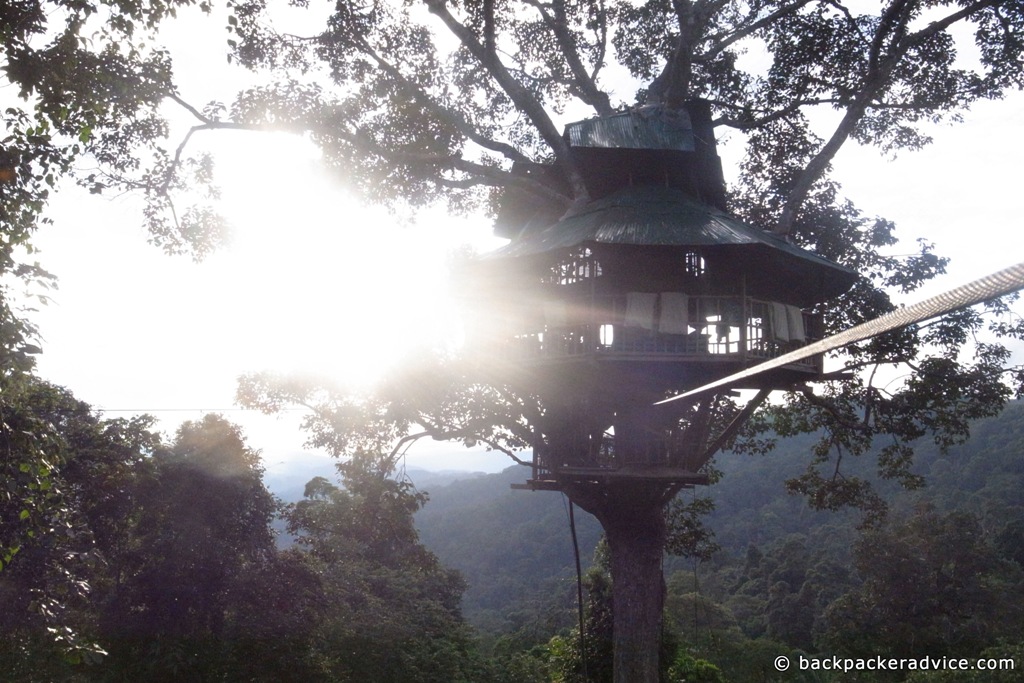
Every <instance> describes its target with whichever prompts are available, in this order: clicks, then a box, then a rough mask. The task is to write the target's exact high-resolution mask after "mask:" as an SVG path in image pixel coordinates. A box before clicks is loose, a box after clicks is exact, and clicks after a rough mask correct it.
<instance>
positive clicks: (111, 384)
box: [34, 22, 1024, 471]
mask: <svg viewBox="0 0 1024 683" xmlns="http://www.w3.org/2000/svg"><path fill="white" fill-rule="evenodd" d="M216 23H217V22H211V25H212V24H216ZM216 28H218V30H219V26H217V27H216ZM204 30H212V29H211V28H210V27H207V28H205V29H204ZM190 35H191V34H190ZM215 35H218V36H219V35H221V34H219V33H216V34H215ZM192 38H195V36H194V35H193V36H192ZM218 40H222V38H218ZM190 54H191V53H190ZM188 59H191V60H193V62H194V63H192V64H189V63H188V62H186V63H184V64H183V65H182V69H184V70H185V71H186V72H187V70H188V69H199V68H201V67H202V68H207V69H208V68H209V64H208V63H205V62H204V61H203V60H202V58H201V57H196V56H194V55H193V56H191V57H188ZM183 82H184V83H185V84H186V85H185V87H183V92H182V94H183V95H184V96H185V97H186V98H189V97H191V98H192V99H193V101H195V102H197V103H204V102H205V101H207V100H208V99H212V98H213V97H216V96H217V95H216V92H218V91H219V92H221V93H222V94H221V96H222V97H227V96H228V94H229V93H228V90H226V89H225V88H224V87H223V85H224V84H223V83H220V82H217V81H200V82H198V83H192V84H189V83H188V81H187V79H186V80H183ZM232 87H234V86H232ZM193 94H194V97H193V96H192V95H193ZM965 118H966V121H965V122H964V123H962V124H959V125H956V126H953V127H942V128H936V129H935V131H934V133H933V135H934V137H935V143H934V144H933V145H931V146H930V147H928V148H927V149H925V150H923V151H920V152H908V153H905V154H903V155H901V156H900V157H899V158H897V159H896V160H890V159H887V158H884V157H881V156H880V155H879V154H878V153H877V152H875V151H873V150H870V149H867V148H860V147H857V146H855V145H853V144H852V143H851V144H850V145H849V146H848V147H847V148H846V149H845V150H844V151H843V152H842V154H841V155H840V157H839V158H838V159H837V160H836V163H835V167H836V176H837V177H838V179H839V180H840V181H841V182H842V184H843V186H844V189H845V193H846V194H847V195H848V196H849V197H850V198H851V199H853V200H854V202H855V203H856V204H857V206H858V207H859V208H860V209H861V210H863V211H864V212H865V213H868V214H879V215H882V216H884V217H886V218H889V219H892V220H894V221H896V223H897V226H898V234H899V235H900V236H901V238H902V239H903V241H904V245H905V250H906V251H908V252H909V251H912V250H913V245H914V240H915V239H916V238H918V237H923V238H926V239H929V240H932V241H934V242H935V243H936V245H937V251H938V253H940V254H943V255H948V256H951V257H953V258H954V262H953V263H952V265H951V267H950V274H949V275H948V276H946V277H943V278H941V279H940V280H939V281H937V282H935V283H933V284H931V285H929V286H928V288H927V291H926V293H927V294H929V295H930V294H935V293H938V292H939V291H942V290H944V289H947V288H949V287H952V286H955V285H959V284H962V283H963V282H964V281H966V280H968V279H973V278H975V277H979V276H982V275H985V274H987V273H988V272H990V271H992V270H996V269H998V268H1002V267H1005V266H1008V265H1011V264H1013V263H1016V262H1018V261H1021V260H1024V249H1022V247H1024V237H1022V236H1021V231H1022V227H1024V226H1022V223H1024V221H1022V219H1021V215H1022V213H1024V200H1022V190H1021V173H1020V170H1019V166H1020V162H1021V159H1024V141H1022V139H1021V129H1022V124H1024V96H1021V95H1019V94H1017V95H1014V96H1013V97H1012V98H1010V99H1008V100H1006V101H1002V102H992V103H982V104H979V105H977V106H976V107H975V109H974V111H972V112H969V113H968V114H967V115H966V117H965ZM723 141H724V142H725V143H726V147H725V149H724V150H723V157H724V159H725V161H726V177H727V179H729V178H733V177H735V175H736V173H735V168H733V167H731V166H730V164H731V163H732V162H733V161H734V160H733V159H732V157H731V153H730V151H729V149H728V139H727V138H726V139H725V140H723ZM199 144H201V145H203V146H211V147H215V148H216V151H217V152H218V156H219V165H220V176H221V178H222V185H223V189H224V209H225V213H226V214H227V216H228V217H229V219H230V220H231V222H232V224H233V226H234V228H235V234H234V239H233V243H232V244H231V246H230V247H229V248H227V249H225V250H224V251H222V252H220V253H217V254H215V255H213V256H212V257H210V258H209V259H208V260H207V261H206V262H204V263H201V264H194V263H192V262H191V261H189V260H188V259H186V258H180V257H168V256H165V255H164V254H162V253H161V252H160V251H159V250H158V249H156V248H154V247H151V246H149V245H147V244H146V235H145V233H144V231H143V229H142V227H141V208H140V205H139V203H138V201H137V200H136V199H133V198H131V197H122V198H118V199H98V198H96V197H91V196H88V195H85V194H83V193H81V192H78V191H77V190H74V189H71V190H69V191H66V192H63V193H61V195H60V196H59V197H58V198H57V200H56V201H55V203H54V206H53V211H52V212H51V216H52V217H53V219H54V225H52V226H46V227H44V228H43V229H42V230H41V232H40V234H39V236H38V239H37V241H36V243H37V245H38V247H39V248H40V250H41V254H40V256H39V259H40V261H41V263H42V264H43V265H44V266H45V267H46V268H48V269H49V270H50V271H51V272H53V273H55V274H56V275H58V276H59V278H60V290H59V291H58V292H57V293H56V294H55V296H54V299H55V303H54V304H52V305H51V306H50V307H48V308H47V309H45V310H43V311H41V312H40V313H39V314H37V315H36V316H35V318H34V319H35V320H36V321H37V322H38V324H39V326H40V327H41V330H42V334H43V337H44V349H45V351H44V355H43V356H42V357H41V359H40V363H39V369H40V374H41V375H42V376H43V377H45V378H46V379H49V380H51V381H53V382H56V383H58V384H63V385H65V386H67V387H69V388H70V389H71V390H73V391H74V392H75V394H76V395H77V396H79V397H80V398H81V399H83V400H85V401H87V402H89V403H91V404H93V405H94V406H96V407H97V408H102V409H106V410H109V411H121V410H129V411H139V412H153V413H154V414H155V415H157V416H158V417H159V418H160V419H161V421H162V426H163V427H164V428H165V429H167V430H173V429H174V428H175V426H176V425H177V424H178V423H180V421H181V420H184V419H197V418H199V417H201V416H202V414H203V413H204V412H206V411H216V410H221V411H223V410H225V409H232V410H231V411H230V412H225V415H226V416H227V417H228V418H229V419H231V420H233V421H235V422H237V423H239V424H241V425H242V426H243V427H244V428H245V430H246V433H247V435H248V437H249V442H250V445H251V446H253V447H256V448H261V449H263V451H264V454H265V458H266V460H267V462H271V463H273V462H279V461H281V460H282V459H286V458H287V457H288V455H289V454H291V453H295V452H298V451H299V450H301V444H302V441H303V437H302V435H301V434H300V433H299V432H298V431H297V429H296V428H295V425H296V424H297V420H298V414H297V413H289V414H287V415H285V416H283V417H264V416H259V415H256V414H253V413H250V412H242V411H237V410H236V409H234V404H233V397H234V392H235V380H236V378H237V377H238V375H240V374H242V373H245V372H251V371H260V370H275V371H282V372H286V371H310V372H311V371H317V372H325V371H326V372H327V373H329V374H332V375H335V376H338V377H349V378H355V379H357V380H361V381H362V380H368V379H370V378H372V377H373V376H374V374H375V373H378V372H379V371H380V370H381V369H382V367H383V365H384V364H386V362H387V361H388V359H389V358H393V357H394V356H395V355H396V354H399V353H401V352H402V351H403V350H406V349H409V348H412V347H414V346H416V345H417V344H419V343H421V342H423V341H424V340H425V339H434V340H443V339H445V338H448V337H450V336H451V335H452V332H451V330H452V329H453V323H452V320H453V315H454V314H453V312H452V311H451V308H450V307H449V305H448V303H447V293H446V281H445V272H446V271H445V260H446V257H447V254H448V251H449V249H451V248H452V247H453V246H456V245H458V244H461V243H465V242H475V243H476V244H477V245H479V246H484V245H487V244H489V243H491V242H490V241H489V232H490V226H489V225H488V224H487V222H486V221H484V220H480V221H453V220H451V219H449V218H447V217H446V216H444V215H443V213H440V212H438V213H435V214H432V215H430V216H425V217H423V218H421V219H420V221H419V223H418V225H416V226H413V227H408V228H398V227H394V226H393V225H392V224H391V221H390V220H389V218H388V216H386V215H384V214H383V213H382V212H379V211H375V210H367V209H363V208H360V207H359V206H358V205H357V204H356V203H354V202H353V201H352V200H350V199H349V198H348V197H347V196H346V194H345V192H344V190H343V189H342V188H341V187H339V186H338V185H336V184H332V182H331V181H330V180H328V179H327V178H325V177H324V175H323V173H322V172H321V170H320V169H319V167H318V163H317V160H316V159H317V152H316V150H315V149H313V148H312V146H311V145H309V144H307V143H305V142H303V140H302V139H300V138H295V137H290V136H285V135H274V136H268V135H258V134H245V133H231V132H225V133H223V134H222V135H214V136H209V135H208V136H207V137H204V139H203V140H202V141H199ZM897 251H900V250H897ZM918 298H921V297H917V296H915V297H914V298H913V300H917V299H918ZM122 414H125V413H121V412H118V413H113V412H112V413H111V415H122ZM408 464H409V465H410V466H419V467H426V468H430V469H441V468H452V469H480V470H491V471H493V470H496V469H500V468H501V467H504V466H506V465H507V464H510V463H509V461H508V460H507V459H505V458H501V457H497V456H491V457H484V456H482V455H480V454H466V453H464V452H462V451H461V450H460V449H459V448H458V447H457V446H446V445H443V444H434V443H430V444H424V445H423V446H421V447H418V448H417V449H415V450H414V451H413V452H412V454H411V455H410V458H409V461H408Z"/></svg>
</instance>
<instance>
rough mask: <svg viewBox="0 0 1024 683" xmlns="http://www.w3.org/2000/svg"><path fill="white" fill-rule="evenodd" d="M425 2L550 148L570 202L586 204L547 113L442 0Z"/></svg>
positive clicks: (582, 187) (566, 149) (580, 183)
mask: <svg viewBox="0 0 1024 683" xmlns="http://www.w3.org/2000/svg"><path fill="white" fill-rule="evenodd" d="M425 2H426V5H427V8H428V9H429V10H430V12H431V13H433V14H435V15H437V16H438V17H439V18H440V19H441V21H442V22H443V23H444V25H445V26H446V27H448V30H449V31H451V32H452V34H453V35H454V36H455V37H456V38H458V39H459V42H460V43H462V45H463V47H465V48H466V49H467V50H469V52H470V53H471V54H472V55H473V56H474V57H476V59H477V60H478V61H479V62H480V64H482V65H483V66H484V68H485V69H487V72H488V73H489V74H490V75H491V77H492V78H493V79H494V81H495V82H496V83H497V84H498V86H499V87H501V89H502V90H503V91H504V92H505V94H507V95H508V96H509V98H511V100H512V102H513V103H514V104H515V105H516V107H517V108H518V109H519V111H521V112H523V113H524V114H525V115H526V116H527V117H529V119H530V121H531V122H532V123H533V125H534V127H535V128H536V129H537V132H538V133H540V136H541V138H542V139H543V140H544V142H546V143H547V145H548V147H550V148H551V150H552V151H553V152H554V154H555V158H556V159H558V161H559V162H560V163H561V164H562V167H563V168H564V169H565V172H566V178H567V180H568V181H569V186H570V187H571V188H572V191H573V199H574V201H576V202H577V203H583V202H586V201H589V199H590V193H589V192H588V191H587V186H586V184H585V183H584V182H583V176H582V175H581V174H580V172H579V169H577V168H576V167H575V164H573V163H572V161H571V160H570V158H569V145H568V144H567V143H566V142H565V140H563V139H562V136H561V134H560V133H559V132H558V129H557V128H555V124H554V122H552V120H551V118H550V117H549V116H548V113H547V112H546V111H545V110H544V107H543V105H542V104H541V103H540V102H539V101H538V100H537V99H536V98H535V97H534V96H533V95H532V94H531V93H530V91H529V90H527V89H526V88H524V87H523V86H522V84H520V83H519V82H518V81H516V80H515V78H513V77H512V75H511V74H510V73H509V72H508V69H506V68H505V65H504V64H502V63H501V60H500V59H498V58H497V56H496V55H492V54H489V53H488V52H487V49H486V48H485V47H484V46H483V45H481V44H480V42H479V41H478V40H477V39H476V37H475V36H474V35H473V33H472V32H471V31H470V30H469V29H468V28H466V27H465V26H464V25H462V24H461V23H459V21H458V20H457V19H456V18H455V17H454V16H452V14H451V12H449V11H448V7H447V5H446V4H445V0H425Z"/></svg>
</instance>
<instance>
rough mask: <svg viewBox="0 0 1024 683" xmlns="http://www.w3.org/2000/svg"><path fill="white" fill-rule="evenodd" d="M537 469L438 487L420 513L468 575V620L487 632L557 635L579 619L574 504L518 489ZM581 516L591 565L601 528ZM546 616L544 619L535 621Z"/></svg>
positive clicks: (431, 540) (421, 522)
mask: <svg viewBox="0 0 1024 683" xmlns="http://www.w3.org/2000/svg"><path fill="white" fill-rule="evenodd" d="M529 473H530V470H529V468H526V467H521V466H514V467H510V468H508V469H506V470H505V471H503V472H500V473H497V474H486V475H478V476H475V477H472V478H469V479H462V480H459V481H455V482H452V483H450V484H448V485H446V486H437V487H434V488H432V489H429V491H428V493H429V494H430V501H429V502H428V503H427V504H426V506H424V508H423V509H422V510H420V512H419V513H417V515H416V526H417V528H418V529H419V532H420V539H421V540H422V541H423V544H424V545H426V546H427V547H428V548H430V550H432V551H433V552H434V553H436V554H437V556H438V557H439V558H440V559H441V562H443V563H444V564H445V565H446V566H449V567H452V568H453V569H458V570H459V571H460V572H462V574H463V576H464V577H465V578H466V581H467V583H468V587H467V589H466V592H465V595H464V598H463V611H464V613H465V615H466V618H467V619H468V620H469V621H470V623H472V624H473V625H475V626H477V627H478V628H480V629H482V630H484V631H487V632H491V633H508V632H510V631H514V630H518V629H522V628H524V627H529V626H530V625H531V623H532V624H533V625H534V626H535V627H536V628H538V629H539V631H543V632H545V633H547V634H550V633H553V632H554V631H555V630H557V628H559V627H561V626H563V625H566V624H568V623H569V622H570V621H571V609H572V606H573V604H574V603H573V600H574V597H573V596H574V590H575V571H576V570H575V560H574V554H573V547H572V538H571V535H570V531H569V522H568V507H567V506H568V501H567V500H566V499H565V498H564V496H562V495H561V494H559V493H555V492H551V491H518V490H516V491H514V490H512V489H511V485H512V484H513V483H522V482H525V481H526V480H527V479H528V478H529ZM576 521H577V535H578V538H579V545H580V552H581V555H582V562H583V566H584V567H587V566H588V565H589V564H591V562H592V559H593V552H594V547H595V546H596V545H597V541H598V539H599V538H600V536H601V528H600V525H599V524H598V523H597V520H595V519H594V518H593V517H591V516H590V515H589V514H587V513H585V512H583V511H582V510H577V514H576ZM538 616H539V617H540V618H541V619H542V620H544V623H543V624H541V623H535V622H536V620H537V618H538ZM542 627H543V628H542Z"/></svg>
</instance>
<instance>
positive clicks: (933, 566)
mask: <svg viewBox="0 0 1024 683" xmlns="http://www.w3.org/2000/svg"><path fill="white" fill-rule="evenodd" d="M855 558H856V559H855V561H856V566H857V571H858V573H859V574H860V575H861V576H862V577H863V579H864V583H863V584H862V585H861V586H860V587H859V588H857V589H855V590H853V591H850V592H849V593H847V594H846V595H844V596H843V597H841V598H840V599H838V600H836V601H835V602H834V603H833V604H832V605H831V606H830V607H829V609H828V612H827V613H826V620H827V621H828V625H829V628H828V631H827V632H826V634H825V638H824V642H825V643H826V644H827V645H829V646H830V648H831V649H832V650H834V651H836V652H840V653H844V654H849V655H853V656H862V655H863V656H867V654H868V653H870V652H879V651H881V649H883V648H884V649H885V651H886V652H889V653H891V654H892V656H896V657H900V656H902V657H912V656H915V655H920V654H921V653H928V654H930V655H934V656H968V655H974V654H976V653H977V652H980V651H981V650H982V649H984V647H986V646H987V645H990V644H991V643H993V642H996V640H997V638H998V637H1000V636H1010V635H1012V634H1014V633H1016V632H1017V631H1016V629H1017V628H1018V627H1019V624H1020V623H1021V616H1022V615H1021V614H1020V608H1019V605H1020V590H1021V588H1022V585H1024V584H1022V578H1024V577H1022V575H1021V573H1020V567H1019V566H1018V567H1015V568H1013V567H1008V566H1005V565H1004V564H1003V563H1001V562H1000V561H999V559H998V557H997V556H996V554H995V552H994V550H993V549H992V547H991V544H990V542H989V541H988V539H986V537H985V535H984V534H983V533H982V530H981V529H980V526H979V524H978V521H977V519H975V518H973V517H972V516H971V515H968V514H964V513H949V514H947V515H941V516H940V515H938V514H936V513H934V512H931V511H927V510H924V511H921V512H919V513H918V514H916V515H915V516H914V517H913V518H911V519H910V520H909V521H907V522H906V523H905V524H903V525H901V526H900V527H897V528H895V529H892V530H886V531H875V532H871V533H868V534H866V535H865V536H864V538H863V539H862V540H861V541H860V542H859V543H858V545H857V548H856V551H855Z"/></svg>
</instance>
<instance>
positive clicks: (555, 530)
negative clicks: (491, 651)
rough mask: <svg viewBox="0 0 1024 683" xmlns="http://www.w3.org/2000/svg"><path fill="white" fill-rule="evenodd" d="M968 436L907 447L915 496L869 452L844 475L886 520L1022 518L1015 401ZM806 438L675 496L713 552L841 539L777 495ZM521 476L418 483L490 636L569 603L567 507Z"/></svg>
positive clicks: (813, 514)
mask: <svg viewBox="0 0 1024 683" xmlns="http://www.w3.org/2000/svg"><path fill="white" fill-rule="evenodd" d="M972 434H973V436H972V438H971V440H970V441H968V442H967V443H966V444H963V445H960V446H954V447H953V448H951V449H949V451H948V452H947V453H942V452H940V450H939V449H938V448H937V447H936V446H935V445H934V444H932V443H930V442H928V441H926V440H925V441H922V442H921V443H919V444H917V458H916V471H918V472H919V473H921V474H924V475H925V476H926V477H927V479H928V485H927V486H926V487H925V488H924V489H921V490H918V491H904V490H902V489H900V488H898V487H897V486H895V485H894V484H892V483H891V482H886V481H880V480H878V477H877V474H876V472H875V470H876V468H877V464H876V462H875V459H874V457H873V456H871V455H864V456H862V457H860V458H854V459H852V461H851V462H850V463H849V469H848V470H847V471H848V472H849V473H852V474H857V475H858V476H863V477H865V478H868V479H871V480H873V481H875V482H876V485H877V489H878V490H879V492H880V493H882V494H883V496H884V497H885V498H886V499H887V500H889V501H890V504H891V506H892V508H893V510H894V513H897V514H898V513H899V512H900V511H902V510H909V509H911V508H913V507H914V506H915V505H919V504H921V503H927V504H930V505H933V506H935V507H936V508H938V509H940V510H949V509H953V508H960V509H968V510H971V511H972V512H975V513H977V514H979V515H981V516H982V517H983V518H985V519H991V520H992V523H993V524H1000V523H1001V522H1003V521H1004V520H1006V519H1010V518H1011V517H1012V516H1013V515H1014V514H1020V511H1021V510H1024V403H1022V402H1014V403H1011V404H1010V405H1009V406H1008V407H1007V408H1006V410H1005V411H1004V412H1003V413H1002V415H1000V416H998V417H995V418H991V419H987V420H980V421H978V422H977V423H975V424H974V425H973V428H972ZM815 440H816V439H815V437H814V435H804V436H801V437H797V438H792V439H785V440H781V441H780V442H779V444H778V446H777V448H776V449H775V450H774V451H773V452H772V453H769V454H768V455H764V456H757V457H751V456H740V455H736V454H733V453H723V454H721V455H719V456H718V458H717V461H716V466H717V467H718V468H719V469H720V470H721V471H722V472H723V475H724V476H723V478H722V480H721V481H720V482H719V483H717V484H715V485H714V486H710V487H704V488H698V489H695V490H693V491H685V492H683V493H682V494H681V495H683V496H694V495H696V496H709V497H711V498H712V499H714V501H715V505H716V509H715V511H714V512H713V513H712V514H711V515H710V516H709V518H708V520H707V524H708V526H709V527H710V528H711V529H712V530H713V531H714V532H715V534H716V539H717V540H718V542H719V543H720V544H721V545H722V547H723V552H724V553H727V554H731V555H737V554H739V553H744V552H746V549H747V547H748V546H749V545H751V544H753V545H756V546H761V547H765V546H770V545H771V544H773V543H776V542H779V541H780V540H781V539H784V538H786V537H787V536H789V535H791V534H804V535H806V536H807V537H808V538H811V539H820V540H821V542H822V543H828V544H830V545H842V544H849V543H852V540H853V539H854V537H855V534H856V531H855V527H856V525H857V522H858V521H859V516H858V514H857V513H856V512H854V511H844V512H837V513H832V512H818V511H815V510H812V509H810V508H809V507H808V505H807V502H806V500H804V499H803V498H802V497H799V496H792V495H789V494H787V493H786V490H785V481H786V479H789V478H792V477H795V476H798V475H799V474H801V473H802V472H803V471H805V470H806V468H807V466H808V463H809V462H810V452H811V448H812V447H813V444H814V442H815ZM528 476H529V470H528V469H527V468H524V467H511V468H509V469H507V470H505V471H504V472H501V473H499V474H487V475H475V476H469V477H466V478H460V479H458V480H455V481H452V482H451V483H447V484H431V485H430V486H427V484H425V483H424V484H422V485H421V484H420V483H417V486H421V488H425V489H426V490H427V491H428V493H429V494H430V501H429V502H428V503H427V504H426V506H425V507H424V508H423V509H422V510H421V511H420V512H419V513H418V514H417V516H416V524H417V528H418V529H419V531H420V537H421V539H422V541H423V543H424V544H425V545H426V546H427V547H428V548H430V549H431V550H432V551H433V552H435V553H436V554H437V555H438V557H439V558H440V559H441V561H442V562H443V563H444V564H446V565H447V566H449V567H452V568H454V569H458V570H459V571H460V572H462V574H463V576H464V577H465V578H466V581H467V583H468V588H467V590H466V593H465V597H464V600H463V609H464V611H465V614H466V617H467V619H469V620H470V622H471V623H473V624H474V625H475V626H477V627H478V628H481V629H482V630H484V631H489V632H491V633H509V632H511V631H513V630H516V629H522V628H524V627H526V626H527V625H528V624H529V623H530V621H531V620H533V621H536V620H538V619H541V620H547V622H546V624H547V623H556V622H558V621H559V620H560V619H565V615H566V614H569V613H570V611H571V608H572V605H573V595H572V591H573V590H574V589H573V582H574V580H575V579H574V577H575V574H574V571H575V570H574V568H573V551H572V542H571V539H570V535H569V525H568V522H567V513H566V510H567V508H566V505H567V503H566V501H565V499H564V498H563V496H561V495H560V494H558V493H553V492H529V491H513V490H511V489H510V485H511V484H512V483H517V482H523V481H525V480H526V479H527V478H528ZM576 517H577V523H578V531H579V538H580V547H581V553H582V556H583V558H582V559H583V564H584V567H586V566H587V565H589V564H590V562H591V560H592V556H593V549H594V547H595V545H596V543H597V541H598V539H599V538H600V535H601V530H600V526H599V525H598V523H597V521H596V520H595V519H593V518H592V517H591V516H590V515H588V514H586V513H583V512H582V511H579V512H578V514H577V516H576ZM687 566H688V567H690V568H691V570H692V563H686V562H682V561H680V560H672V559H671V558H670V560H669V561H668V562H667V563H666V569H667V570H668V571H669V572H671V571H672V570H673V569H676V568H683V567H687ZM563 623H564V622H563ZM546 627H547V625H545V628H546ZM547 632H548V633H551V632H552V631H551V630H548V631H547Z"/></svg>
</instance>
